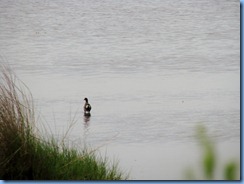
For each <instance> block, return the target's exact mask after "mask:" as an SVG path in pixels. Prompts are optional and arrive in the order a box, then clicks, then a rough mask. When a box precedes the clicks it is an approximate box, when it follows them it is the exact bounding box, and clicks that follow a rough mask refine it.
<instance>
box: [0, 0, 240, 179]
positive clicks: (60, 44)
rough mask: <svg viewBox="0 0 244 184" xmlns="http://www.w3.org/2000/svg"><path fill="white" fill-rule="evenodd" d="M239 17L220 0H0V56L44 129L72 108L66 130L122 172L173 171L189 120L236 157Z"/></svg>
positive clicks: (56, 131) (150, 175)
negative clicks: (88, 111)
mask: <svg viewBox="0 0 244 184" xmlns="http://www.w3.org/2000/svg"><path fill="white" fill-rule="evenodd" d="M239 17H240V5H239V2H236V1H229V0H228V1H227V0H226V1H225V0H224V1H223V0H215V1H213V0H204V1H200V2H197V1H193V0H187V1H181V2H180V3H179V2H178V1H174V0H173V1H172V0H166V1H160V0H153V1H146V0H145V1H144V0H142V1H141V0H140V1H137V0H133V1H131V0H123V1H119V2H118V1H116V2H114V1H112V0H102V1H100V0H99V1H97V0H89V1H86V0H82V1H78V0H72V1H68V2H67V1H35V0H25V1H23V0H17V1H7V0H1V1H0V25H1V26H0V43H1V44H0V56H1V62H7V63H8V64H9V65H10V66H11V67H12V68H13V70H14V71H15V72H16V73H17V75H18V77H19V78H21V79H22V80H23V81H24V82H25V83H26V84H27V86H28V87H29V88H30V90H31V92H32V94H33V96H34V99H35V106H36V109H37V111H38V117H40V121H41V122H42V123H43V124H45V126H48V127H49V129H50V130H51V132H52V134H53V135H54V136H57V137H58V136H62V134H63V133H64V132H65V131H66V130H67V127H69V125H70V124H71V122H72V119H73V118H74V116H75V120H77V122H76V124H75V125H74V126H73V127H72V129H71V130H70V134H69V140H72V141H73V143H74V144H75V145H76V146H77V145H79V146H80V145H83V144H84V143H86V144H88V145H90V146H91V147H94V148H97V147H101V149H105V150H106V151H107V154H108V155H110V156H111V157H114V156H115V157H117V158H118V159H119V161H120V162H121V165H122V167H123V169H124V170H130V169H131V179H181V178H182V175H181V174H182V173H181V171H182V169H184V168H186V165H187V164H189V165H191V163H195V161H196V160H197V159H198V158H197V156H196V154H197V155H198V148H197V147H195V146H194V143H195V142H196V139H195V138H194V133H195V128H196V126H197V125H198V124H203V125H205V126H206V127H207V128H208V132H209V134H210V136H211V137H212V138H213V139H214V140H215V141H216V142H217V145H219V146H218V149H219V150H231V151H228V152H226V151H224V153H223V151H220V158H225V157H227V156H229V155H232V156H234V157H236V158H237V159H239V158H240V18H239ZM84 97H88V99H89V102H90V103H91V105H92V116H91V118H90V120H89V121H88V122H85V121H84V119H83V114H82V107H83V103H84V102H83V99H84ZM183 145H188V146H185V147H184V146H183ZM230 148H231V149H230ZM150 150H155V151H153V152H150ZM152 153H154V154H155V156H152V155H151V154H152ZM156 153H157V154H156ZM178 153H182V154H185V157H184V158H185V159H179V158H180V157H181V156H180V155H178ZM149 155H150V156H149ZM162 155H164V156H162ZM149 157H150V159H149ZM175 158H178V159H176V160H178V161H177V163H178V164H179V165H180V166H181V167H178V168H179V169H178V170H177V171H175V168H174V167H172V165H175V162H174V160H175ZM192 158H195V159H192ZM133 159H134V160H137V161H136V162H135V161H132V160H133ZM157 160H161V161H162V162H164V161H165V160H171V161H168V162H166V164H162V163H160V164H158V162H157ZM180 160H181V161H180ZM191 160H193V161H191ZM144 166H145V167H144ZM142 168H144V169H142ZM147 168H150V169H149V171H147ZM165 168H167V169H165ZM170 168H171V169H170Z"/></svg>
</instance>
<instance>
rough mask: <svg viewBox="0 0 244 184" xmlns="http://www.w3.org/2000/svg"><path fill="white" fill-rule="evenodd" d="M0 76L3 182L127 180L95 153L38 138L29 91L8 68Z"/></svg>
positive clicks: (1, 170) (0, 135)
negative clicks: (32, 180)
mask: <svg viewBox="0 0 244 184" xmlns="http://www.w3.org/2000/svg"><path fill="white" fill-rule="evenodd" d="M0 77H1V78H0V148H1V149H0V179H1V180H29V179H34V180H120V179H126V178H123V176H122V173H121V172H120V171H118V169H117V165H113V166H110V167H109V166H108V164H107V163H108V160H106V159H102V158H100V157H97V156H96V155H95V153H94V152H89V151H87V150H83V151H77V150H75V149H71V148H67V146H65V145H64V144H63V145H59V144H58V143H57V141H55V140H54V139H53V138H50V140H49V141H48V140H46V139H44V138H42V137H41V135H38V133H37V132H38V130H37V128H36V126H35V123H36V121H35V116H34V108H33V100H32V96H31V95H27V94H30V93H29V92H28V88H27V87H26V86H25V85H24V84H23V83H21V82H20V81H19V80H17V78H16V77H15V76H14V75H13V74H12V73H11V71H10V70H8V69H6V68H4V69H2V71H1V74H0ZM17 82H18V84H19V85H18V86H21V87H18V86H17V85H16V84H17ZM43 136H45V135H43Z"/></svg>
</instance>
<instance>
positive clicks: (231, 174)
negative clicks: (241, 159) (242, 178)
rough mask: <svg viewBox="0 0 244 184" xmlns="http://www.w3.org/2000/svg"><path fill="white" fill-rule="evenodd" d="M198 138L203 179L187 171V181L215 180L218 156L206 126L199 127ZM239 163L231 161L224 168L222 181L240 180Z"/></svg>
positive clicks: (197, 130)
mask: <svg viewBox="0 0 244 184" xmlns="http://www.w3.org/2000/svg"><path fill="white" fill-rule="evenodd" d="M196 132H197V133H196V138H197V140H198V142H199V145H200V146H201V149H202V158H201V168H202V174H203V178H200V177H197V176H196V175H195V173H193V171H192V170H187V172H186V179H190V180H199V179H202V180H214V179H215V174H216V171H217V156H218V155H217V154H216V151H215V145H214V142H213V140H211V139H210V137H209V136H208V135H207V130H206V128H205V127H204V126H202V125H200V126H197V129H196ZM238 167H239V166H238V162H237V161H236V160H229V161H227V162H226V164H225V165H224V166H223V167H222V170H221V172H222V173H223V178H222V180H238V169H239V168H238Z"/></svg>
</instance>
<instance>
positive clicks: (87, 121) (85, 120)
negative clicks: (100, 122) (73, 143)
mask: <svg viewBox="0 0 244 184" xmlns="http://www.w3.org/2000/svg"><path fill="white" fill-rule="evenodd" d="M90 118H91V114H90V113H89V114H87V113H85V114H84V116H83V120H84V123H85V126H88V125H89V121H90Z"/></svg>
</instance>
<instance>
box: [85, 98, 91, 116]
mask: <svg viewBox="0 0 244 184" xmlns="http://www.w3.org/2000/svg"><path fill="white" fill-rule="evenodd" d="M84 100H85V105H84V115H85V116H90V115H91V114H90V111H91V109H92V108H91V105H90V104H89V103H88V99H87V98H84Z"/></svg>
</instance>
